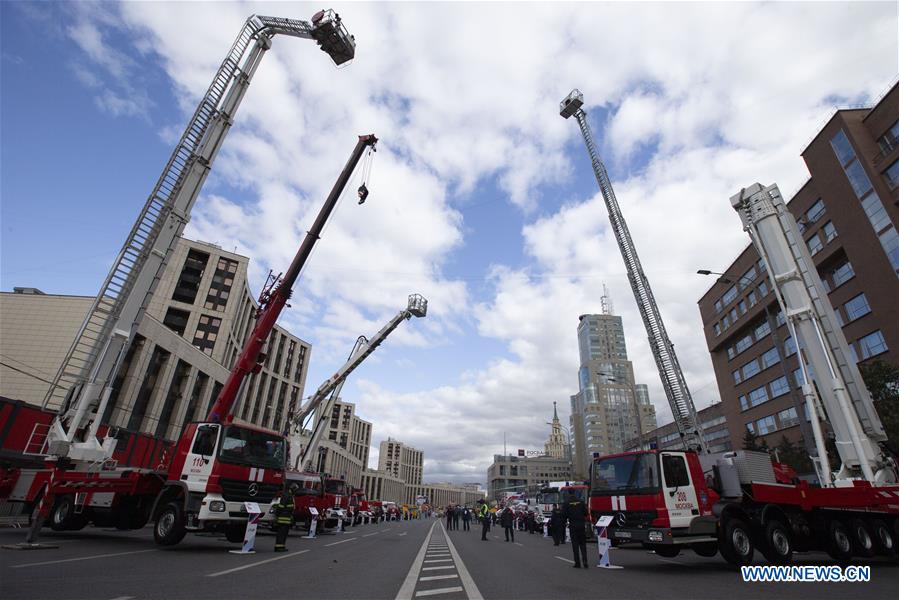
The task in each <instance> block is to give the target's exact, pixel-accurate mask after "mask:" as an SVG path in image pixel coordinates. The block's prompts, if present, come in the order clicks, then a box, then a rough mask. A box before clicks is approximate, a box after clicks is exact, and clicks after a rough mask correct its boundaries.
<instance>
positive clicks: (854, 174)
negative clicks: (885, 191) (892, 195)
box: [846, 161, 899, 198]
mask: <svg viewBox="0 0 899 600" xmlns="http://www.w3.org/2000/svg"><path fill="white" fill-rule="evenodd" d="M897 162H899V161H897ZM894 164H896V163H894ZM887 171H889V169H887ZM896 174H897V175H899V169H897V173H896ZM846 177H848V178H849V183H850V185H852V189H853V190H854V191H855V195H856V196H858V197H859V198H861V197H863V196H864V195H865V194H867V193H868V192H869V191H871V180H870V179H868V174H867V173H865V168H864V167H863V166H862V163H860V162H858V161H855V162H854V163H852V164H851V165H849V166H848V167H846ZM887 179H888V180H889V175H887ZM891 186H892V187H895V186H893V185H892V184H891Z"/></svg>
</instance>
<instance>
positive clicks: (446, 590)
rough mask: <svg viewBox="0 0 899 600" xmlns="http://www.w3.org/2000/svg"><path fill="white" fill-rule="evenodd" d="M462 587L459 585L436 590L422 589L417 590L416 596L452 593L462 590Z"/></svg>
mask: <svg viewBox="0 0 899 600" xmlns="http://www.w3.org/2000/svg"><path fill="white" fill-rule="evenodd" d="M461 591H462V588H461V587H459V586H456V587H449V588H437V589H436V590H422V591H420V592H415V597H416V598H417V597H418V596H437V595H438V594H452V593H453V592H461Z"/></svg>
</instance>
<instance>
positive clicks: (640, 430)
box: [599, 372, 643, 450]
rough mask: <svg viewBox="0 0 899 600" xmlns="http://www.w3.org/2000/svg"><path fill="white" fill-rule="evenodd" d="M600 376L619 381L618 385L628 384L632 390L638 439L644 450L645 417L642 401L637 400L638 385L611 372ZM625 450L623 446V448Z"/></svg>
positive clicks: (614, 381) (607, 379)
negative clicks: (643, 415) (641, 410)
mask: <svg viewBox="0 0 899 600" xmlns="http://www.w3.org/2000/svg"><path fill="white" fill-rule="evenodd" d="M599 376H600V377H605V379H606V381H610V382H612V383H617V384H618V385H622V384H623V385H626V386H627V387H628V388H629V389H630V391H631V397H632V398H633V402H634V417H635V418H636V419H637V441H638V442H639V443H640V450H643V418H642V415H641V414H640V403H639V402H637V388H636V386H635V385H634V384H633V383H632V382H631V381H630V380H629V379H628V378H627V377H625V378H624V381H623V382H622V381H621V380H620V379H619V378H618V377H615V376H614V375H612V374H610V373H603V372H600V373H599ZM622 450H623V448H622Z"/></svg>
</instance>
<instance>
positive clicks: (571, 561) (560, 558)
mask: <svg viewBox="0 0 899 600" xmlns="http://www.w3.org/2000/svg"><path fill="white" fill-rule="evenodd" d="M556 558H558V559H559V560H564V561H565V562H567V563H571V564H574V561H573V560H570V559H567V558H562V557H561V556H556Z"/></svg>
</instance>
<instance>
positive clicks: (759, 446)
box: [743, 427, 768, 452]
mask: <svg viewBox="0 0 899 600" xmlns="http://www.w3.org/2000/svg"><path fill="white" fill-rule="evenodd" d="M743 450H754V451H755V452H767V451H768V443H767V442H766V441H765V440H762V441H761V442H759V436H757V435H756V434H755V433H754V432H753V431H752V430H751V429H749V428H748V427H747V428H746V435H744V436H743Z"/></svg>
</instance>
